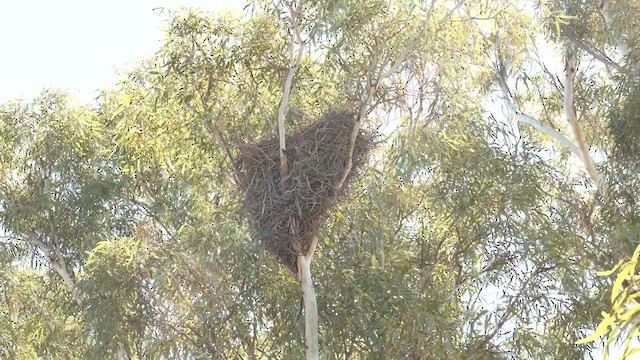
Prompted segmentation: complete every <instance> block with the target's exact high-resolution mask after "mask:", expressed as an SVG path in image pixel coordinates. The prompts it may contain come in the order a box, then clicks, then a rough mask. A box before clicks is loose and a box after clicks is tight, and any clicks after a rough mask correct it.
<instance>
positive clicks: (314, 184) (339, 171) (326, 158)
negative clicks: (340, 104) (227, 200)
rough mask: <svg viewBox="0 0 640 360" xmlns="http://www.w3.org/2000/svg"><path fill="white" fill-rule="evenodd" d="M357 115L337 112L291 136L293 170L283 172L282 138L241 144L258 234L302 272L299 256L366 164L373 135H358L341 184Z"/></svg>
mask: <svg viewBox="0 0 640 360" xmlns="http://www.w3.org/2000/svg"><path fill="white" fill-rule="evenodd" d="M355 120H356V117H355V115H354V114H351V113H337V112H332V113H329V114H327V115H325V116H324V117H322V118H321V119H319V120H317V121H315V122H314V123H312V124H311V125H309V126H307V127H306V128H304V129H302V130H301V131H300V132H298V133H294V134H289V135H288V136H287V137H286V143H287V144H286V145H287V151H286V155H287V160H288V173H287V175H286V176H285V178H284V181H283V180H282V178H281V175H280V147H279V142H278V138H272V139H268V140H265V141H260V142H257V143H242V144H239V146H238V149H239V156H238V158H237V160H236V171H237V178H238V181H239V186H240V188H241V189H242V190H243V192H244V196H245V199H244V206H245V208H246V211H247V212H248V214H249V217H250V219H251V222H252V227H253V231H254V235H255V236H256V237H257V238H258V239H260V241H261V242H262V244H263V245H264V246H265V247H266V248H267V249H268V250H269V251H270V252H271V253H273V254H275V255H276V256H278V258H279V259H280V261H281V262H282V264H283V265H285V266H286V267H287V268H288V269H289V270H291V272H293V273H294V274H297V272H298V270H297V264H296V263H297V256H298V254H306V252H307V250H308V249H309V246H310V244H311V242H312V239H313V238H314V237H316V236H317V235H318V231H319V229H320V225H321V223H322V221H323V220H324V218H325V217H326V215H327V211H328V210H329V208H330V207H331V206H332V205H333V204H334V203H335V202H336V200H337V198H338V197H339V196H340V195H341V194H343V193H344V191H345V188H346V185H347V184H348V183H349V181H350V180H351V179H352V178H353V176H354V175H356V174H357V173H358V172H359V168H360V167H362V165H364V163H365V162H366V160H367V157H368V154H369V152H370V150H371V148H372V147H373V135H372V134H370V133H367V132H365V131H362V130H361V131H360V132H359V133H358V136H357V137H356V140H355V143H354V148H353V157H352V167H351V169H350V170H349V173H348V174H347V177H346V179H345V181H344V184H343V186H342V187H340V188H339V189H336V187H337V186H338V183H339V182H340V180H341V179H342V177H343V176H344V173H345V170H346V169H345V168H346V166H347V162H348V159H349V146H350V140H351V134H352V133H353V127H354V124H355Z"/></svg>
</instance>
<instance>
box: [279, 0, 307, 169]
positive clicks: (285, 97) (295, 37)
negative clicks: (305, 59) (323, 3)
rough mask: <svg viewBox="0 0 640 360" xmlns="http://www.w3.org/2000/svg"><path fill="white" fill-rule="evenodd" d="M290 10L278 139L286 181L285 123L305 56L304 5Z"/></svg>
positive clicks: (290, 7) (281, 164)
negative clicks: (300, 21)
mask: <svg viewBox="0 0 640 360" xmlns="http://www.w3.org/2000/svg"><path fill="white" fill-rule="evenodd" d="M287 7H288V9H289V17H290V22H291V28H290V30H291V46H290V47H289V73H288V74H287V78H286V79H285V82H284V89H283V92H282V99H281V100H280V106H279V108H278V138H279V140H280V172H281V175H282V176H281V177H282V179H283V180H284V177H285V175H286V174H287V171H288V169H287V155H286V152H287V142H286V140H285V137H286V134H285V129H284V121H285V119H286V117H287V112H288V110H289V97H290V96H291V85H292V83H293V77H294V76H295V74H296V73H297V72H298V68H299V67H300V62H301V61H302V56H303V55H304V42H303V41H302V36H301V35H300V29H298V18H299V14H300V11H301V10H302V9H301V7H302V4H299V5H298V9H295V8H294V7H293V6H291V5H290V4H287ZM296 43H297V44H298V52H297V56H296V54H295V53H296V51H295V46H296Z"/></svg>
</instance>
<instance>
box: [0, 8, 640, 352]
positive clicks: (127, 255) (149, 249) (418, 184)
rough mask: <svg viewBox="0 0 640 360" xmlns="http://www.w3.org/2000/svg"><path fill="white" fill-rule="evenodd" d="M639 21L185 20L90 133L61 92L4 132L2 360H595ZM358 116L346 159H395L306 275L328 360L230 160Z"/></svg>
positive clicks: (537, 16) (334, 221)
mask: <svg viewBox="0 0 640 360" xmlns="http://www.w3.org/2000/svg"><path fill="white" fill-rule="evenodd" d="M634 11H635V13H634ZM637 11H638V4H637V2H633V1H616V2H610V3H609V2H606V1H605V2H604V3H602V2H600V1H592V2H591V1H587V2H586V3H585V2H574V1H554V2H544V3H538V2H534V1H522V2H514V1H509V2H483V1H465V2H461V1H460V2H459V1H449V2H440V1H424V2H416V1H406V0H397V1H391V2H387V1H373V2H371V1H320V2H307V1H276V2H266V1H255V2H252V3H250V4H248V7H247V8H246V13H245V15H244V17H235V16H233V15H211V14H206V13H202V12H197V11H180V12H169V13H168V14H167V15H166V16H167V17H168V21H167V23H166V41H165V43H164V44H163V45H162V46H161V48H160V49H159V50H158V52H157V53H156V55H155V56H153V57H152V58H150V59H148V60H147V61H145V62H144V63H142V64H140V65H139V66H138V67H137V68H136V69H134V70H132V71H130V72H129V73H127V74H125V75H124V77H123V79H122V81H121V82H120V83H119V84H118V86H117V87H116V88H115V89H114V90H109V91H105V92H104V93H103V95H102V96H101V98H100V101H99V104H98V105H97V106H96V107H95V108H90V107H85V106H82V105H79V104H76V103H73V102H72V101H71V100H69V98H68V97H67V96H65V95H62V94H59V93H55V92H47V93H44V94H43V95H42V96H41V97H39V98H38V99H36V100H34V101H33V102H32V103H10V104H5V105H3V106H2V108H1V110H0V116H1V119H2V122H1V123H0V185H1V186H2V187H1V188H0V204H1V205H0V225H1V226H2V230H3V237H2V242H1V245H2V247H1V248H0V249H1V250H0V264H1V267H0V288H1V289H2V290H3V292H4V294H5V296H3V297H2V300H0V301H2V304H3V307H2V309H3V310H0V325H1V326H3V328H6V329H9V331H7V332H3V333H2V334H0V348H2V350H0V356H2V357H7V358H25V357H26V358H35V357H41V358H45V357H55V358H64V357H67V358H93V357H99V358H119V359H124V358H141V359H146V358H152V359H155V358H157V359H161V358H215V359H226V358H248V359H258V358H284V359H289V358H301V357H303V356H304V354H305V352H306V351H307V349H310V348H312V349H314V351H311V355H309V354H308V356H311V357H314V356H318V355H319V357H320V358H326V359H360V358H374V359H375V358H380V359H386V358H394V359H395V358H404V359H444V358H448V359H509V358H530V359H544V358H549V359H551V358H553V359H576V358H581V357H583V356H584V355H585V354H588V352H589V351H590V345H589V344H586V345H576V344H575V342H576V341H578V340H580V339H582V338H584V337H585V336H588V335H589V334H591V330H592V329H593V328H595V327H596V325H597V323H598V321H599V317H600V315H599V314H600V312H602V311H608V306H609V305H608V303H607V300H606V299H605V298H610V296H609V293H608V290H607V289H608V288H609V285H608V280H607V279H606V278H604V277H600V276H596V272H597V271H599V270H603V269H610V268H611V267H613V265H615V264H616V263H617V262H618V261H619V260H620V259H624V257H625V256H631V254H632V253H633V250H634V249H635V247H636V245H637V233H638V232H637V229H638V226H637V219H636V217H637V213H638V211H637V206H638V201H637V198H636V191H635V190H636V189H637V183H638V181H637V180H638V174H637V166H636V163H637V158H636V157H635V156H634V154H635V149H636V139H637V134H636V132H637V131H636V128H637V126H636V125H637V121H636V120H637V111H634V109H635V107H636V105H637V101H635V100H634V99H636V100H637V96H636V95H637V94H638V92H637V91H636V90H637V79H638V78H637V74H638V73H637V71H638V69H637V65H636V64H637V55H638V52H637V48H638V47H637V41H638V40H637V36H638V34H637V31H634V21H636V22H637V16H635V17H634V14H637ZM565 64H566V65H567V66H566V67H565ZM344 108H348V109H356V113H357V121H356V123H355V127H354V129H353V131H354V134H357V132H358V131H359V130H360V129H361V128H362V129H366V130H368V131H375V132H377V133H378V134H379V135H378V138H377V139H376V143H377V145H376V148H375V150H374V152H373V154H372V155H371V158H370V160H369V162H368V163H367V164H366V166H364V167H363V168H362V169H360V170H359V172H360V173H359V176H358V177H357V178H356V180H355V182H354V183H352V184H351V185H350V186H349V188H348V191H347V193H346V194H345V195H344V196H343V197H342V199H341V201H340V202H338V203H336V204H335V205H334V207H333V208H331V210H330V211H329V213H328V216H327V218H326V220H325V222H324V223H323V225H322V227H321V230H320V233H319V236H318V237H317V239H316V241H317V244H315V245H316V246H314V251H313V252H312V253H311V254H304V255H305V256H307V258H305V259H303V261H304V262H305V264H306V265H309V268H308V269H305V271H306V274H307V275H310V273H311V272H310V271H311V270H313V274H314V280H313V285H315V291H316V292H317V294H316V295H317V315H318V317H317V321H318V330H319V331H318V352H317V353H316V352H315V344H314V343H313V341H312V342H311V343H305V336H306V337H307V341H308V339H309V334H310V332H311V331H313V329H311V330H310V329H309V327H308V326H307V329H305V320H303V319H304V317H305V316H307V315H308V314H313V309H312V308H311V307H310V304H309V302H306V301H301V298H300V292H299V290H298V289H299V288H300V285H299V284H298V283H297V281H298V280H297V279H296V278H295V277H294V276H291V272H290V271H289V270H287V268H285V267H284V266H282V265H281V264H280V263H279V262H278V261H277V259H276V258H275V257H273V256H271V255H269V254H268V253H266V252H265V251H264V249H263V248H262V246H261V245H260V242H259V241H258V240H257V239H254V235H255V234H254V232H253V231H252V230H251V226H250V222H249V221H248V219H247V214H246V212H245V209H244V208H243V206H242V201H239V199H240V198H241V196H240V190H239V189H238V187H237V184H236V178H235V176H236V174H237V172H236V171H235V169H234V166H235V165H234V164H235V161H234V160H235V159H236V158H237V157H238V146H239V145H240V144H244V143H248V142H255V141H260V140H264V139H272V138H274V137H276V136H279V137H280V139H283V140H284V147H283V148H282V149H283V150H286V145H287V142H286V139H287V136H288V135H289V134H293V133H295V132H296V131H298V130H300V129H302V128H304V127H305V126H307V125H308V124H309V123H311V122H312V120H313V119H317V118H319V117H320V116H321V115H322V114H324V113H326V112H327V111H329V110H335V109H344ZM349 157H350V156H349ZM309 255H311V256H309ZM311 257H313V259H314V260H315V261H314V262H313V269H311V267H310V265H311V262H310V259H311ZM633 261H636V257H633V256H632V257H631V262H630V263H628V264H626V265H621V266H620V267H619V269H624V271H623V272H622V274H623V275H622V277H621V278H620V279H622V280H627V281H628V282H633V281H634V279H635V278H634V277H633V275H635V273H634V271H633V268H634V267H633V265H634V264H635V263H633ZM629 264H631V265H629ZM307 279H309V278H307ZM622 280H619V281H618V282H617V283H616V284H614V292H613V293H614V294H619V293H620V292H619V291H617V290H616V289H617V286H619V283H620V282H622ZM307 285H312V283H310V282H308V281H307ZM304 289H306V290H305V294H307V295H309V294H310V293H309V292H308V291H309V287H308V286H307V287H305V288H304ZM626 289H627V290H625V291H623V292H622V293H623V294H625V296H622V297H618V296H617V295H616V296H614V302H615V301H620V300H621V299H622V300H626V299H628V296H632V295H631V291H630V290H629V289H633V286H631V287H627V288H626ZM615 304H616V309H618V308H622V307H621V306H620V304H619V302H615ZM303 312H304V316H303V315H302V313H303ZM632 314H633V313H632ZM626 315H629V313H626ZM610 318H611V317H608V318H607V319H610ZM613 318H614V319H615V317H613ZM42 319H48V320H47V321H38V320H42ZM607 321H608V322H607V323H606V324H605V326H604V327H601V328H600V329H605V330H606V329H608V325H611V324H613V323H614V321H611V320H607ZM307 324H309V323H308V322H307ZM601 332H602V331H599V332H598V333H597V334H598V335H599V334H600V333H601ZM310 344H311V345H310ZM5 349H6V350H5Z"/></svg>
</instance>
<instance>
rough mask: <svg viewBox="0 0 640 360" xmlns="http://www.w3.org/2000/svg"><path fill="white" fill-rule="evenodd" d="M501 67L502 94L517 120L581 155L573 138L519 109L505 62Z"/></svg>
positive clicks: (499, 75)
mask: <svg viewBox="0 0 640 360" xmlns="http://www.w3.org/2000/svg"><path fill="white" fill-rule="evenodd" d="M499 67H500V70H499V71H498V84H499V85H500V89H501V90H502V94H503V96H504V100H505V102H506V104H507V107H508V108H509V110H511V112H512V113H513V114H514V116H515V117H516V120H518V121H519V122H522V123H525V124H529V125H531V126H533V127H534V128H536V129H538V130H539V131H541V132H543V133H545V134H547V135H549V136H551V137H552V138H554V139H556V140H558V142H560V144H562V145H563V146H564V147H566V148H567V149H568V150H569V151H571V152H572V153H573V154H575V155H576V156H580V150H579V149H578V147H577V146H576V145H575V144H574V143H573V142H571V140H569V139H568V138H567V137H566V136H564V135H563V134H562V133H561V132H560V131H558V130H556V129H554V128H552V127H550V126H548V125H545V124H543V123H542V121H540V120H538V119H536V118H535V117H533V116H531V115H528V114H525V113H524V112H522V111H520V110H519V109H518V107H517V106H516V104H515V102H514V100H513V96H512V95H511V91H510V90H509V87H508V85H507V80H506V72H505V71H504V64H501V65H499Z"/></svg>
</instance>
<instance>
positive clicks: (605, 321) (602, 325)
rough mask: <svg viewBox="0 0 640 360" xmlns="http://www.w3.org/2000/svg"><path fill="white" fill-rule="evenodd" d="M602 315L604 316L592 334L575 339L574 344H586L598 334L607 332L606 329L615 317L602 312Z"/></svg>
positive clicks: (595, 338)
mask: <svg viewBox="0 0 640 360" xmlns="http://www.w3.org/2000/svg"><path fill="white" fill-rule="evenodd" d="M602 316H604V319H602V321H601V322H600V324H599V325H598V327H597V328H596V331H595V332H594V333H593V334H591V335H589V336H587V337H586V338H584V339H580V340H578V341H576V345H583V344H587V343H590V342H592V341H595V340H597V339H598V338H599V337H600V336H602V335H604V334H605V333H606V332H607V330H609V326H611V325H613V322H614V320H615V319H614V318H613V317H611V316H609V314H607V313H602Z"/></svg>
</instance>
